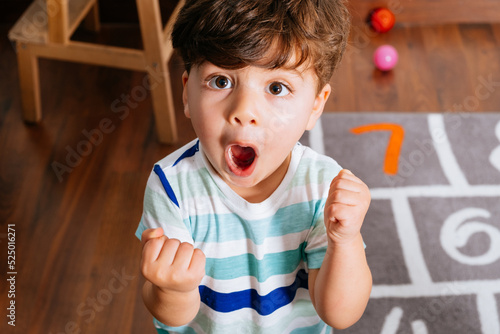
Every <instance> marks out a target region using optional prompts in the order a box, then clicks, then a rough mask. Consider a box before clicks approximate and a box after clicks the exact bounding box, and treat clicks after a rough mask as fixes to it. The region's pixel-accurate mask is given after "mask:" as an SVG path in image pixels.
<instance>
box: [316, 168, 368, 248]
mask: <svg viewBox="0 0 500 334" xmlns="http://www.w3.org/2000/svg"><path fill="white" fill-rule="evenodd" d="M370 201H371V197H370V190H369V189H368V187H367V186H366V184H364V183H363V181H361V180H360V179H359V178H357V177H356V176H355V175H354V174H353V173H352V172H351V171H349V170H347V169H343V170H341V171H340V173H339V174H338V175H337V176H336V177H335V178H334V179H333V181H332V183H331V184H330V191H329V193H328V198H327V200H326V204H325V226H326V232H327V235H328V238H329V240H328V241H329V242H334V243H336V244H341V243H344V242H350V241H351V240H353V239H354V238H356V237H357V236H358V235H359V234H360V229H361V225H362V224H363V220H364V219H365V215H366V212H367V211H368V207H369V206H370Z"/></svg>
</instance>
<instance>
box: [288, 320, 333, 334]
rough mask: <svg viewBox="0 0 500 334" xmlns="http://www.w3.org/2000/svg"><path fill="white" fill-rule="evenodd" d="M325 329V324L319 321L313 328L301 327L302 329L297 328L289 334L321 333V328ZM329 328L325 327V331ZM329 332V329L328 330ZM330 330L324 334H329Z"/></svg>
mask: <svg viewBox="0 0 500 334" xmlns="http://www.w3.org/2000/svg"><path fill="white" fill-rule="evenodd" d="M325 327H327V326H326V324H325V323H324V322H323V321H320V322H319V323H317V324H316V325H314V326H309V327H302V328H297V329H294V330H293V331H291V332H290V334H311V333H321V331H322V330H323V328H325ZM328 328H330V327H327V329H328ZM330 330H331V328H330ZM330 330H327V331H326V333H330Z"/></svg>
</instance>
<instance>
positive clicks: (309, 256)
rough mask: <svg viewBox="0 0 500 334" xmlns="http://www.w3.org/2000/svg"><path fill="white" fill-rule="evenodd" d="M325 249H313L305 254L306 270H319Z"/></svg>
mask: <svg viewBox="0 0 500 334" xmlns="http://www.w3.org/2000/svg"><path fill="white" fill-rule="evenodd" d="M325 254H326V247H321V248H315V249H313V250H311V251H309V252H307V253H306V262H307V268H309V269H319V268H320V267H321V265H322V264H323V259H324V258H325Z"/></svg>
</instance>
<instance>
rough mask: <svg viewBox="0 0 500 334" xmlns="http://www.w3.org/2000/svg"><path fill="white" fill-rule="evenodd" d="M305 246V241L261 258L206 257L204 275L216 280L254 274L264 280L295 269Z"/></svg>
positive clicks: (250, 256) (245, 256)
mask: <svg viewBox="0 0 500 334" xmlns="http://www.w3.org/2000/svg"><path fill="white" fill-rule="evenodd" d="M305 246H306V243H305V242H303V243H302V244H301V245H300V246H299V248H297V249H293V250H288V251H284V252H281V253H271V254H266V255H264V258H263V259H262V260H258V259H257V258H255V256H254V255H253V254H242V255H238V256H231V257H227V258H223V259H214V258H207V262H206V266H205V268H206V271H207V272H206V275H208V276H210V277H213V278H214V279H218V280H229V279H234V278H237V277H242V276H254V277H255V278H256V279H257V280H258V281H259V282H264V281H265V280H266V279H268V278H269V277H271V276H274V275H284V274H289V273H291V272H293V271H294V270H295V269H297V267H298V266H299V264H300V261H301V260H302V254H303V251H304V248H305Z"/></svg>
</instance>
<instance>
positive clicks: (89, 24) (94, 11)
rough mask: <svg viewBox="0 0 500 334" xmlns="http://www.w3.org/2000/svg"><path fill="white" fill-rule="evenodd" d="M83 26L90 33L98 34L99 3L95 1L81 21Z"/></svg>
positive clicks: (99, 28)
mask: <svg viewBox="0 0 500 334" xmlns="http://www.w3.org/2000/svg"><path fill="white" fill-rule="evenodd" d="M83 26H84V27H85V29H87V30H90V31H95V32H98V31H99V30H101V22H100V21H99V3H98V2H97V1H96V2H95V4H94V6H92V8H91V9H90V11H89V13H88V14H87V16H86V17H85V19H84V20H83Z"/></svg>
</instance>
